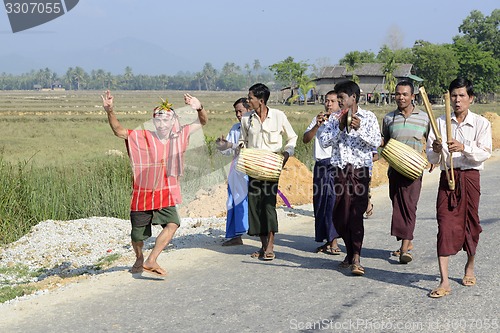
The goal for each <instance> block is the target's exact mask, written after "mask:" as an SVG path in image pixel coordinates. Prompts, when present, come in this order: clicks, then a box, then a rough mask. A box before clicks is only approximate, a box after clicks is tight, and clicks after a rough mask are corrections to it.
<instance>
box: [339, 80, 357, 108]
mask: <svg viewBox="0 0 500 333" xmlns="http://www.w3.org/2000/svg"><path fill="white" fill-rule="evenodd" d="M333 91H335V92H336V93H337V96H338V95H339V94H341V93H344V94H347V95H348V96H352V95H353V94H355V95H356V103H358V102H359V96H360V95H361V90H360V89H359V86H358V85H357V83H356V82H354V81H350V80H348V81H342V82H339V83H337V84H336V85H335V88H333Z"/></svg>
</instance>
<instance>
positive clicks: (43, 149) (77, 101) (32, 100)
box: [0, 91, 500, 165]
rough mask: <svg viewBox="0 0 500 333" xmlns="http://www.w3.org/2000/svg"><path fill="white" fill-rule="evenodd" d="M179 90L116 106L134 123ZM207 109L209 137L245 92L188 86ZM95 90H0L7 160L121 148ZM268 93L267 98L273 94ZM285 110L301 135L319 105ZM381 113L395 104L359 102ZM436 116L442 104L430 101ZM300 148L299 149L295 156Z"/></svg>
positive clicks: (222, 128)
mask: <svg viewBox="0 0 500 333" xmlns="http://www.w3.org/2000/svg"><path fill="white" fill-rule="evenodd" d="M183 93H184V92H183V91H117V92H113V95H114V96H115V109H116V111H117V114H118V118H119V120H120V121H121V122H122V124H123V125H124V126H125V127H127V128H136V127H138V126H139V125H140V124H142V123H143V122H146V121H147V120H148V119H150V118H151V112H152V110H153V107H154V106H156V105H157V104H159V102H160V97H162V98H166V97H167V98H168V99H169V101H170V102H171V103H173V105H174V108H180V107H183V106H184V102H183V99H182V96H183ZM189 93H191V94H192V95H194V96H196V97H198V98H199V99H200V101H201V102H202V103H203V104H204V106H205V108H206V109H207V110H209V123H208V124H207V125H206V126H205V127H204V128H203V133H204V135H205V136H207V137H209V138H215V137H218V136H220V135H225V134H226V133H227V131H228V130H229V128H230V127H231V125H232V124H233V123H234V122H235V121H236V119H235V117H234V113H233V108H232V104H233V102H234V101H235V100H236V99H237V98H239V97H244V96H246V93H247V92H246V91H242V92H205V91H194V92H189ZM100 94H101V92H100V91H63V92H55V91H48V92H43V91H13V92H12V91H0V128H1V131H0V149H3V153H4V156H3V158H4V159H5V160H6V161H8V162H14V163H17V162H18V161H27V160H31V161H32V162H34V163H35V164H36V165H67V164H73V163H80V162H81V161H85V160H91V159H93V158H97V157H100V156H104V154H106V152H108V151H110V150H120V151H122V152H125V145H124V143H123V140H121V139H118V138H116V137H114V136H113V134H112V132H111V130H110V128H109V125H108V123H107V118H106V114H105V112H104V111H103V109H102V106H101V105H102V103H101V98H100ZM273 97H274V94H272V95H271V100H277V98H273ZM270 106H271V107H275V108H279V109H280V110H282V111H284V112H285V113H286V114H287V115H288V117H289V120H290V122H291V123H292V126H293V127H294V129H295V130H296V132H297V133H298V134H299V136H301V134H302V133H303V131H304V130H305V128H306V127H307V125H309V123H310V121H311V119H312V117H313V116H314V115H316V114H317V113H318V112H319V111H321V110H322V109H323V106H322V105H319V104H316V105H307V106H303V105H300V106H299V105H292V106H286V105H281V104H272V103H270ZM362 107H363V108H366V109H368V110H371V111H373V112H375V114H376V115H377V116H378V117H379V120H381V119H382V117H383V115H384V114H385V113H387V112H389V111H391V110H393V109H394V108H395V105H386V106H377V105H374V104H369V105H366V106H365V105H362ZM433 109H434V111H435V113H436V116H439V115H440V114H442V112H443V109H444V107H443V106H433ZM473 110H474V111H475V112H478V113H484V112H487V111H491V112H495V113H499V112H500V108H499V106H498V104H486V105H479V104H476V105H473ZM299 141H300V140H299ZM300 148H301V147H298V149H297V150H298V152H297V153H298V154H299V157H300Z"/></svg>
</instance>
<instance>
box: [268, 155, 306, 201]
mask: <svg viewBox="0 0 500 333" xmlns="http://www.w3.org/2000/svg"><path fill="white" fill-rule="evenodd" d="M312 178H313V176H312V172H311V171H309V169H308V168H307V167H306V166H305V164H304V163H302V162H301V161H299V160H298V159H297V158H295V157H293V156H292V157H290V158H289V159H288V161H287V162H286V164H285V167H284V168H283V171H282V172H281V176H280V181H279V184H278V189H279V190H280V192H281V193H283V195H284V196H285V197H286V198H287V199H288V201H289V202H290V205H292V206H294V205H304V204H307V203H310V202H312V194H313V181H312ZM284 204H285V203H284V202H283V200H282V199H281V197H280V196H279V195H278V203H277V205H278V206H282V205H284Z"/></svg>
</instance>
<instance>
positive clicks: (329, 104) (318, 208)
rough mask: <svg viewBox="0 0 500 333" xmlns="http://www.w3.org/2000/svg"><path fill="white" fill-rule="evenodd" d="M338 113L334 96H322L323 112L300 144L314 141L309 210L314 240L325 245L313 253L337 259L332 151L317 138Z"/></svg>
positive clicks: (307, 129)
mask: <svg viewBox="0 0 500 333" xmlns="http://www.w3.org/2000/svg"><path fill="white" fill-rule="evenodd" d="M339 111H340V108H339V103H338V100H337V93H336V92H334V91H333V90H332V91H329V92H328V93H327V94H326V95H325V112H321V113H320V114H318V115H317V116H315V117H314V118H313V120H312V121H311V124H309V126H308V127H307V128H306V131H305V132H304V135H303V136H302V141H303V142H304V143H309V142H311V140H313V139H314V148H313V155H314V160H315V163H314V169H313V208H314V240H315V241H316V242H323V241H325V240H326V243H325V244H323V245H321V246H319V247H318V248H317V249H316V252H322V253H327V254H334V255H339V254H340V253H341V250H340V249H339V246H338V244H337V238H338V237H339V234H338V233H337V231H336V230H335V227H334V225H333V206H334V205H335V192H334V184H333V170H334V167H333V166H332V165H331V163H330V159H331V157H332V147H331V146H329V147H326V148H323V147H322V146H321V145H320V143H319V137H320V135H321V133H323V130H324V129H325V125H324V124H325V121H326V120H327V119H328V118H329V117H334V116H335V115H338V114H339Z"/></svg>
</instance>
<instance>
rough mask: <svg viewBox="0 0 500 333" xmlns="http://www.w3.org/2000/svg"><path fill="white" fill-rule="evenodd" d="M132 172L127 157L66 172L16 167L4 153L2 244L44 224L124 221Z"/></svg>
mask: <svg viewBox="0 0 500 333" xmlns="http://www.w3.org/2000/svg"><path fill="white" fill-rule="evenodd" d="M130 184H131V172H130V165H129V162H128V159H127V158H123V157H116V156H106V157H103V158H100V159H96V160H92V161H89V162H86V163H80V164H72V165H70V166H68V165H66V166H64V167H55V166H44V167H37V166H36V165H34V164H33V163H31V162H29V161H25V162H19V163H17V164H12V163H8V162H5V161H4V159H3V156H2V154H0V244H6V243H10V242H13V241H15V240H17V239H19V238H20V237H22V236H23V235H24V234H26V233H27V232H28V231H29V230H30V229H31V227H32V226H34V225H36V224H37V223H38V222H40V221H44V220H49V219H53V220H71V219H77V218H82V217H89V216H115V217H120V218H126V217H127V216H128V213H129V203H130V187H131V185H130Z"/></svg>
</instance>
